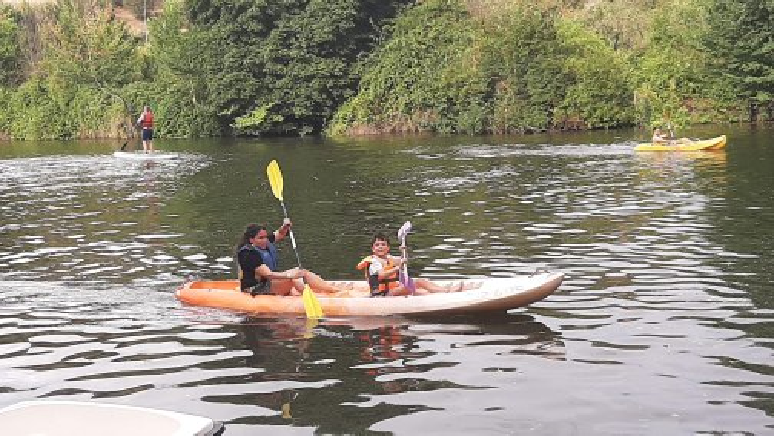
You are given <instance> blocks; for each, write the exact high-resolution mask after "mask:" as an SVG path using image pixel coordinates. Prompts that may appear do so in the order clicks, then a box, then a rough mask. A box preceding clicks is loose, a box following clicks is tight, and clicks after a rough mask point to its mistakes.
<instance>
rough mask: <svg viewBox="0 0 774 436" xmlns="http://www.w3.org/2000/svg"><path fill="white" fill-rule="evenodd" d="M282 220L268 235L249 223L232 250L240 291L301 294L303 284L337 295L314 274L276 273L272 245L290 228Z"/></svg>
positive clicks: (301, 271)
mask: <svg viewBox="0 0 774 436" xmlns="http://www.w3.org/2000/svg"><path fill="white" fill-rule="evenodd" d="M291 225H292V224H291V223H290V220H289V219H287V218H285V220H284V222H283V223H282V227H280V228H279V229H277V230H276V231H274V232H272V233H271V234H269V232H268V230H266V226H265V225H259V224H250V225H248V226H247V228H246V229H245V231H244V234H243V235H242V238H241V240H240V241H239V244H238V245H237V249H236V257H237V262H239V269H240V272H241V274H240V278H239V282H240V283H239V285H240V289H241V290H242V292H247V293H250V295H253V296H256V295H270V294H274V295H293V296H297V295H301V293H302V291H303V290H304V282H306V283H307V284H309V286H310V287H311V288H312V290H313V291H315V292H325V293H333V292H337V291H338V289H337V288H335V287H334V286H333V285H331V284H330V283H328V282H326V281H325V280H323V279H322V278H320V276H318V275H317V274H315V273H313V272H311V271H308V270H305V269H300V268H292V269H289V270H286V271H277V269H278V265H279V253H278V252H277V247H276V246H275V245H274V244H275V242H279V241H281V240H282V239H284V238H285V236H286V235H287V233H288V230H290V227H291Z"/></svg>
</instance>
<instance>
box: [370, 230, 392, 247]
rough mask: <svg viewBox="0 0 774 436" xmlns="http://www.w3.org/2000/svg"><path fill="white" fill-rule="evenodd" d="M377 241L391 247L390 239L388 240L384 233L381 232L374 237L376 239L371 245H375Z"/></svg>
mask: <svg viewBox="0 0 774 436" xmlns="http://www.w3.org/2000/svg"><path fill="white" fill-rule="evenodd" d="M376 241H384V242H386V243H387V245H390V238H388V237H387V236H386V235H385V234H384V233H382V232H379V233H377V234H375V235H374V238H373V239H372V240H371V245H374V242H376Z"/></svg>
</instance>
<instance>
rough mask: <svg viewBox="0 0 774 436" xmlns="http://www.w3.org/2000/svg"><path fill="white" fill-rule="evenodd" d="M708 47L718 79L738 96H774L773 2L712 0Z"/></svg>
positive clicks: (765, 100)
mask: <svg viewBox="0 0 774 436" xmlns="http://www.w3.org/2000/svg"><path fill="white" fill-rule="evenodd" d="M709 21H710V23H711V26H710V31H709V32H708V33H707V34H706V35H705V42H706V45H707V47H709V49H710V50H711V52H712V53H713V54H714V55H715V56H714V58H713V61H714V65H715V66H716V68H715V71H718V72H720V73H721V74H722V80H721V82H723V83H726V84H727V85H728V86H729V88H730V89H732V90H733V91H736V92H737V93H738V94H739V96H740V97H746V98H750V99H753V100H754V101H755V102H756V103H762V104H767V105H769V109H770V110H771V106H770V105H771V102H772V100H774V2H773V1H771V0H746V1H738V0H715V1H714V2H713V4H712V7H711V8H710V10H709Z"/></svg>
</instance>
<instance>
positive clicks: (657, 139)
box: [651, 127, 668, 144]
mask: <svg viewBox="0 0 774 436" xmlns="http://www.w3.org/2000/svg"><path fill="white" fill-rule="evenodd" d="M667 139H668V138H667V135H666V133H664V132H663V131H662V130H661V129H660V128H658V127H656V128H655V129H653V139H652V140H651V142H653V143H654V144H666V142H667Z"/></svg>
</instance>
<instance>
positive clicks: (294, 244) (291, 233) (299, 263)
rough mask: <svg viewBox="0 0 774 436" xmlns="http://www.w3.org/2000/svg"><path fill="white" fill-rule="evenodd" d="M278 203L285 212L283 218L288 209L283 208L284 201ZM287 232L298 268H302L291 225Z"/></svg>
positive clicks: (286, 214)
mask: <svg viewBox="0 0 774 436" xmlns="http://www.w3.org/2000/svg"><path fill="white" fill-rule="evenodd" d="M280 204H281V205H282V212H283V213H284V214H285V218H288V210H287V208H285V202H284V201H283V200H280ZM288 234H289V235H290V244H291V245H292V246H293V252H294V253H296V262H298V268H299V269H303V268H302V267H301V257H300V256H299V255H298V248H296V237H295V236H293V228H292V227H291V228H290V229H288Z"/></svg>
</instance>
